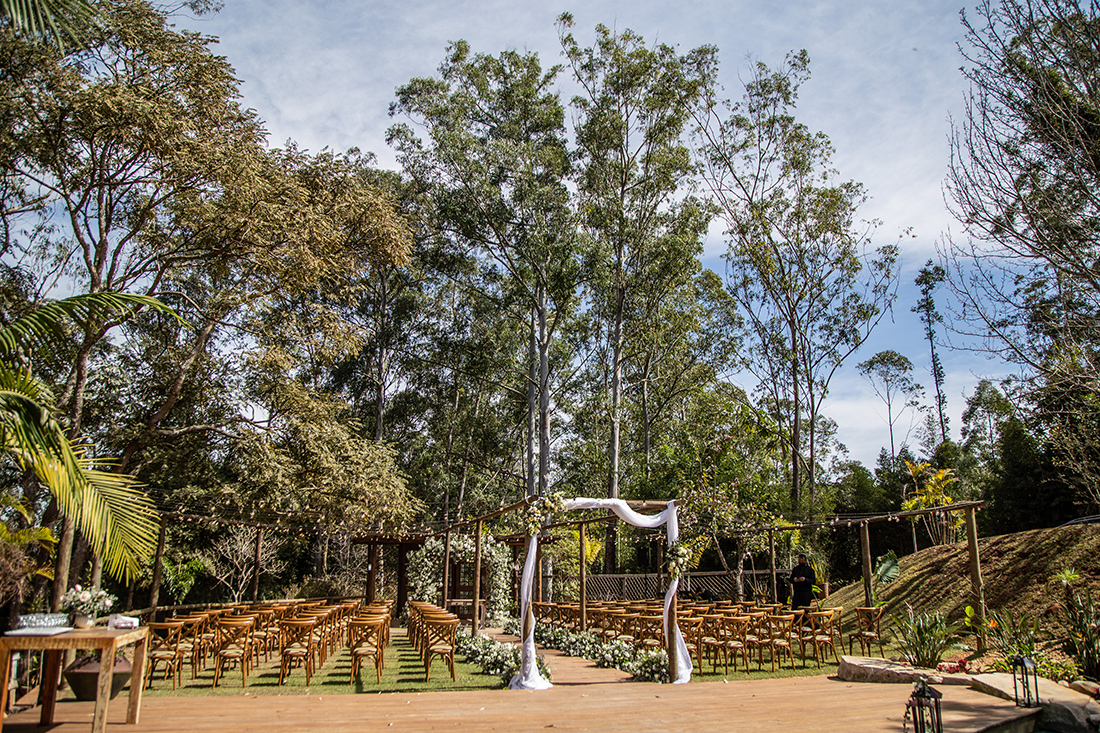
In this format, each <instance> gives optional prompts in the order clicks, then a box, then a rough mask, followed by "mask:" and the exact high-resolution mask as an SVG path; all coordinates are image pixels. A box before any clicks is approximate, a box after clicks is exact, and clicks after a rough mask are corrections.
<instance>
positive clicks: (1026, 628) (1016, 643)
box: [986, 609, 1039, 658]
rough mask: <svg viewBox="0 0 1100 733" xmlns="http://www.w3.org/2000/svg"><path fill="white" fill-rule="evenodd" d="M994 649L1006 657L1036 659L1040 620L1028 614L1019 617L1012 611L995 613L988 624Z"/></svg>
mask: <svg viewBox="0 0 1100 733" xmlns="http://www.w3.org/2000/svg"><path fill="white" fill-rule="evenodd" d="M986 628H987V629H988V630H989V632H988V633H989V639H990V641H991V642H992V644H993V648H994V649H996V650H997V651H999V652H1000V653H1001V654H1004V655H1005V656H1006V657H1012V656H1015V655H1020V656H1022V657H1032V658H1034V657H1035V641H1036V637H1037V636H1038V634H1039V619H1036V618H1032V617H1031V616H1029V615H1028V614H1026V613H1021V614H1020V615H1019V616H1016V615H1014V614H1013V613H1012V612H1011V611H1009V610H1007V609H1005V610H1004V611H993V612H992V613H990V614H989V620H988V622H987V623H986Z"/></svg>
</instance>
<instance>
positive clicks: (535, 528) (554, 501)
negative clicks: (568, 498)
mask: <svg viewBox="0 0 1100 733" xmlns="http://www.w3.org/2000/svg"><path fill="white" fill-rule="evenodd" d="M564 513H565V497H564V496H562V495H561V492H555V493H553V494H550V495H549V496H540V497H539V498H537V499H535V500H534V501H533V502H531V503H530V504H528V505H527V506H526V508H524V510H523V526H524V527H525V528H526V529H527V535H528V536H529V537H530V536H532V535H537V534H538V533H539V532H541V531H542V525H543V521H544V520H545V519H546V518H548V517H553V516H554V515H555V514H564Z"/></svg>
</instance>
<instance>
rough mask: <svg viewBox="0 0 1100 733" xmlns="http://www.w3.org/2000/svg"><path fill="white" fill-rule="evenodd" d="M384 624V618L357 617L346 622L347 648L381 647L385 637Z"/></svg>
mask: <svg viewBox="0 0 1100 733" xmlns="http://www.w3.org/2000/svg"><path fill="white" fill-rule="evenodd" d="M385 623H386V617H385V616H376V617H374V618H369V617H368V618H363V617H359V618H353V619H352V620H350V621H348V648H349V649H360V648H364V647H374V648H375V649H377V648H379V647H381V646H382V641H383V637H384V635H385Z"/></svg>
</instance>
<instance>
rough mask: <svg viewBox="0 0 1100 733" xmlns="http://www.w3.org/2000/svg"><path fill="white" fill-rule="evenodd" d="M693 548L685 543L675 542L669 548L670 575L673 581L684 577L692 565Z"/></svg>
mask: <svg viewBox="0 0 1100 733" xmlns="http://www.w3.org/2000/svg"><path fill="white" fill-rule="evenodd" d="M691 556H692V552H691V548H690V547H688V546H687V545H686V544H685V543H683V542H673V543H672V544H671V545H669V546H668V554H667V555H666V557H667V558H668V574H669V575H671V576H672V579H673V580H678V579H680V578H682V577H684V574H685V573H687V571H688V568H689V567H690V565H691Z"/></svg>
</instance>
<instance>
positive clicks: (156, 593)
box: [149, 514, 168, 621]
mask: <svg viewBox="0 0 1100 733" xmlns="http://www.w3.org/2000/svg"><path fill="white" fill-rule="evenodd" d="M167 535H168V517H167V515H164V514H162V515H161V517H160V534H159V535H157V554H156V558H155V559H154V560H153V583H152V588H150V590H149V606H150V607H151V608H152V609H153V612H152V613H151V614H150V615H149V618H150V619H151V620H153V621H156V620H157V602H158V601H159V600H160V576H161V574H162V573H163V572H164V544H165V540H166V539H167Z"/></svg>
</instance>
